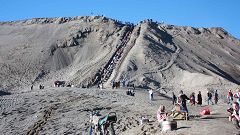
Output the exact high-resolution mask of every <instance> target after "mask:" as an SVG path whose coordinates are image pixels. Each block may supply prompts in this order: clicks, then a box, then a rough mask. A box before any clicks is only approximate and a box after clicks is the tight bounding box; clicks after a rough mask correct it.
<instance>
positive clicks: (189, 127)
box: [176, 126, 191, 130]
mask: <svg viewBox="0 0 240 135" xmlns="http://www.w3.org/2000/svg"><path fill="white" fill-rule="evenodd" d="M184 128H191V127H186V126H185V127H179V128H177V129H176V130H179V129H184Z"/></svg>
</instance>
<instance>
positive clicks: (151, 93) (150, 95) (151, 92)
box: [148, 89, 153, 101]
mask: <svg viewBox="0 0 240 135" xmlns="http://www.w3.org/2000/svg"><path fill="white" fill-rule="evenodd" d="M148 92H149V98H150V100H151V101H152V100H153V90H152V89H150V90H149V91H148Z"/></svg>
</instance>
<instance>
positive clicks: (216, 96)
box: [214, 90, 218, 104]
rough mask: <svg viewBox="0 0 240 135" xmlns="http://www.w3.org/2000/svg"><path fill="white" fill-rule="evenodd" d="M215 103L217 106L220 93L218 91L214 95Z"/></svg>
mask: <svg viewBox="0 0 240 135" xmlns="http://www.w3.org/2000/svg"><path fill="white" fill-rule="evenodd" d="M214 102H215V104H217V103H218V93H217V90H215V93H214Z"/></svg>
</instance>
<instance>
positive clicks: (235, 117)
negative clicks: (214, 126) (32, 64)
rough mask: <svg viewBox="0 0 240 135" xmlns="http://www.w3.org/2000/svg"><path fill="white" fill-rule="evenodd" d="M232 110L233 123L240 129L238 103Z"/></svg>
mask: <svg viewBox="0 0 240 135" xmlns="http://www.w3.org/2000/svg"><path fill="white" fill-rule="evenodd" d="M232 108H233V113H232V118H233V119H232V121H233V124H234V125H235V126H236V127H237V128H238V129H239V128H240V125H239V124H240V123H239V121H240V111H239V110H240V107H239V104H238V102H234V103H233V104H232Z"/></svg>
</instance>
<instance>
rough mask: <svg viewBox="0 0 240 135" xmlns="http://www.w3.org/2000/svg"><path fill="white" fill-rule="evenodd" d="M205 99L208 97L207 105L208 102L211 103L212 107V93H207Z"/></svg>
mask: <svg viewBox="0 0 240 135" xmlns="http://www.w3.org/2000/svg"><path fill="white" fill-rule="evenodd" d="M207 97H208V105H209V102H211V103H212V105H213V101H212V93H211V92H209V91H207Z"/></svg>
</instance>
